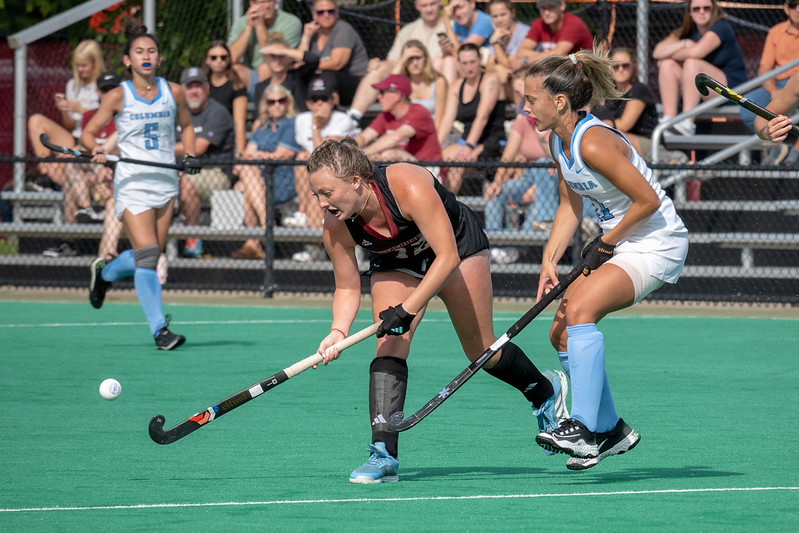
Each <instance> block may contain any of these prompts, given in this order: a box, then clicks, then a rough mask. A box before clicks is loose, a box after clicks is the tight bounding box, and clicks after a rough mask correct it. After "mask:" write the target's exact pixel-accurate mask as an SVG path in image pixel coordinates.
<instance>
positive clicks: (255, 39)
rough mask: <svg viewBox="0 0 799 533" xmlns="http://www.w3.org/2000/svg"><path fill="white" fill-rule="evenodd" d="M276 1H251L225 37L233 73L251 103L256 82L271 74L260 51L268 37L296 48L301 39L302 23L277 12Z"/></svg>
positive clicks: (280, 11)
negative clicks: (280, 37)
mask: <svg viewBox="0 0 799 533" xmlns="http://www.w3.org/2000/svg"><path fill="white" fill-rule="evenodd" d="M276 4H277V1H276V0H250V6H249V7H248V8H247V12H246V13H245V14H244V15H243V16H241V17H239V18H238V19H236V21H235V22H234V23H233V26H232V27H231V28H230V34H229V35H228V47H229V48H230V53H231V59H232V62H233V65H234V68H235V69H236V72H237V73H238V75H239V78H241V81H242V82H243V83H244V86H245V87H246V88H247V91H248V97H249V98H250V100H252V101H255V102H258V100H257V99H255V95H254V93H253V89H254V88H255V85H256V83H258V81H262V80H265V79H267V78H268V77H269V76H270V75H271V74H270V72H269V65H268V64H266V63H264V61H263V56H262V55H261V48H262V47H264V46H265V45H266V40H267V35H268V34H269V33H280V34H282V35H283V38H284V39H285V40H286V41H287V46H289V47H290V48H296V47H297V45H299V44H300V36H301V35H302V21H300V19H299V18H297V17H296V16H295V15H292V14H291V13H287V12H285V11H283V10H281V9H277V5H276Z"/></svg>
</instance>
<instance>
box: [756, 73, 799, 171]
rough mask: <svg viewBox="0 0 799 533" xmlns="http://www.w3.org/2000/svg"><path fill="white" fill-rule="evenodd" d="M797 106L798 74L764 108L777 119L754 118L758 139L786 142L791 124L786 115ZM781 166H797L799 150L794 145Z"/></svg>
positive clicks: (798, 163)
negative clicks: (774, 114) (775, 115)
mask: <svg viewBox="0 0 799 533" xmlns="http://www.w3.org/2000/svg"><path fill="white" fill-rule="evenodd" d="M797 105H799V73H796V74H794V75H793V76H791V77H790V79H789V80H788V83H786V84H785V87H783V88H782V90H781V91H780V92H778V93H777V97H776V98H775V99H774V100H772V101H771V103H769V104H768V105H767V106H766V109H768V110H769V111H773V112H774V113H776V114H777V117H775V118H773V119H771V120H766V119H764V118H763V117H759V116H758V117H755V125H754V126H755V132H756V133H757V135H758V137H760V138H761V139H765V140H767V141H771V142H775V143H781V142H783V141H786V140H788V133H790V131H791V127H792V126H793V123H792V122H791V119H790V118H788V117H787V116H786V115H787V114H788V113H791V112H792V111H794V110H796V107H797ZM790 140H791V142H793V141H796V139H795V138H793V137H791V139H790ZM797 144H799V143H797ZM782 164H783V165H786V166H792V167H797V166H799V150H797V148H796V145H794V146H792V147H791V149H790V153H789V154H788V156H787V157H786V158H785V160H784V161H783V162H782Z"/></svg>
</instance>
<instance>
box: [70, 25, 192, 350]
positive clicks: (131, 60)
mask: <svg viewBox="0 0 799 533" xmlns="http://www.w3.org/2000/svg"><path fill="white" fill-rule="evenodd" d="M146 31H147V30H146V28H145V27H144V26H142V25H140V24H138V23H136V22H133V21H131V22H129V23H128V24H127V25H126V28H125V33H126V35H127V36H128V40H127V43H126V44H125V48H124V52H123V56H122V62H123V63H124V65H125V68H126V69H127V70H128V72H129V73H130V80H129V81H126V82H124V83H123V84H122V85H120V86H119V87H118V88H116V89H113V90H111V91H110V92H109V93H108V95H107V96H106V98H104V99H103V101H102V103H101V105H100V108H99V109H98V111H97V113H96V114H95V115H94V117H93V118H92V119H91V121H90V122H89V123H88V124H87V125H86V128H84V130H83V134H82V136H81V142H82V143H83V145H84V146H85V147H86V148H87V149H89V150H91V152H92V154H93V157H92V161H94V162H95V163H105V162H106V161H107V159H106V155H105V151H104V150H103V146H102V145H99V144H97V141H96V140H95V134H96V133H97V131H98V130H99V129H100V128H101V127H102V126H103V125H104V124H105V123H106V122H108V121H109V120H110V119H111V118H113V119H114V122H115V124H116V128H117V133H118V136H119V141H118V146H119V151H120V154H121V155H122V156H123V157H125V158H129V159H138V160H148V161H153V162H159V163H165V164H175V124H176V123H178V124H180V126H181V127H182V128H183V146H184V148H185V153H186V157H185V158H184V160H183V167H184V171H185V172H188V173H191V174H193V173H196V172H198V171H199V170H200V166H199V163H198V162H197V158H196V156H195V155H194V140H195V139H194V128H193V127H192V124H191V115H190V114H189V109H188V107H187V106H186V98H185V96H184V94H183V89H182V88H181V87H180V85H178V84H176V83H171V82H167V81H166V80H164V79H163V78H159V77H156V75H155V71H156V69H157V68H158V66H159V64H160V63H161V55H160V49H159V45H158V41H157V40H156V38H155V37H154V36H153V35H150V34H148V33H146ZM177 194H178V175H177V170H174V169H165V168H159V167H154V166H146V165H135V164H132V163H123V162H119V163H117V166H116V170H115V172H114V202H115V211H116V216H117V218H118V219H120V220H122V224H123V225H124V227H125V233H126V234H127V236H128V239H129V240H130V243H131V246H132V247H133V249H131V250H126V251H124V252H122V253H121V254H119V257H117V258H116V259H114V260H113V261H111V262H109V263H107V264H106V260H105V259H104V258H101V257H98V258H97V259H95V260H94V261H93V262H92V265H91V281H90V288H89V302H90V303H91V305H92V307H94V308H95V309H99V308H101V307H102V305H103V302H104V301H105V294H106V291H107V290H108V289H109V288H110V287H111V284H112V283H113V282H114V281H117V280H119V279H122V278H125V277H133V283H134V286H135V288H136V295H137V296H138V298H139V304H140V305H141V307H142V310H143V311H144V315H145V317H146V318H147V322H148V324H149V326H150V333H151V334H152V335H153V337H154V338H155V346H156V348H157V349H159V350H172V349H174V348H177V347H178V346H180V345H181V344H183V343H184V342H185V341H186V338H185V337H184V336H183V335H178V334H175V333H173V332H171V331H170V330H169V328H168V326H169V318H168V317H164V314H163V312H162V309H161V284H160V283H159V281H158V275H157V273H156V267H157V265H158V257H159V255H160V254H161V252H162V251H163V250H164V246H165V244H166V235H167V230H168V229H169V224H170V223H171V222H172V211H173V206H174V199H175V197H176V196H177Z"/></svg>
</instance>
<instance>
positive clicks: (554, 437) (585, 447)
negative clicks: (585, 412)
mask: <svg viewBox="0 0 799 533" xmlns="http://www.w3.org/2000/svg"><path fill="white" fill-rule="evenodd" d="M535 441H536V442H537V443H538V445H539V446H541V447H542V448H544V449H545V450H549V451H552V452H555V453H566V454H569V455H571V456H572V457H596V456H597V455H598V451H597V445H596V440H595V436H594V433H593V432H592V431H591V430H589V429H588V428H587V427H585V426H584V425H583V423H582V422H580V421H579V420H577V419H575V418H568V419H566V420H564V421H563V422H561V423H560V425H559V426H558V427H557V429H555V430H553V431H551V432H549V433H547V432H541V433H539V434H538V435H536V437H535Z"/></svg>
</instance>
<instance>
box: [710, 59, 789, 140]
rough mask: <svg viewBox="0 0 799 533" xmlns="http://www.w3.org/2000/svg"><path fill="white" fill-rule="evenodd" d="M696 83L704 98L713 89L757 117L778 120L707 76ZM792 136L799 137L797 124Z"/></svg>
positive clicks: (766, 110) (772, 114)
mask: <svg viewBox="0 0 799 533" xmlns="http://www.w3.org/2000/svg"><path fill="white" fill-rule="evenodd" d="M694 83H696V90H697V91H699V92H700V93H702V95H703V96H707V95H708V94H709V93H708V88H710V89H713V90H714V91H716V92H717V93H719V94H720V95H721V96H723V97H724V98H726V99H727V100H729V101H730V102H732V103H734V104H738V105H739V106H741V107H743V108H744V109H746V110H748V111H751V112H752V113H754V114H755V115H758V116H760V117H763V118H764V119H766V120H771V119H773V118H776V117H777V115H776V114H775V113H774V112H772V111H769V110H768V109H766V108H765V107H763V106H761V105H758V104H756V103H755V102H753V101H751V100H750V99H748V98H747V97H746V96H741V95H740V94H738V93H736V92H735V91H733V90H732V89H730V88H729V87H726V86H724V85H722V84H721V83H720V82H718V81H716V80H714V79H713V78H711V77H710V76H708V75H707V74H705V73H703V72H700V73H699V74H697V75H696V78H694ZM788 133H790V134H791V135H794V136H796V137H799V127H797V126H796V124H791V131H789V132H788Z"/></svg>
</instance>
